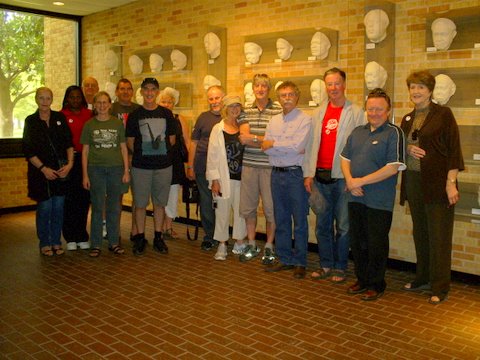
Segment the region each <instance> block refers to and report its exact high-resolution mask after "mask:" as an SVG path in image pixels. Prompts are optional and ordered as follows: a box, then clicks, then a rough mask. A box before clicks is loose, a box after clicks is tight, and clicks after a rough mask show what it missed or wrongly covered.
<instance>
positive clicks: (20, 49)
mask: <svg viewBox="0 0 480 360" xmlns="http://www.w3.org/2000/svg"><path fill="white" fill-rule="evenodd" d="M44 77H45V71H44V19H43V16H39V15H31V14H24V13H19V12H12V11H7V10H0V99H1V100H0V125H1V128H0V137H9V136H12V131H13V122H12V120H13V110H14V108H15V106H16V105H17V103H18V102H19V101H20V100H22V99H24V98H25V97H27V96H28V95H30V94H31V93H32V92H33V91H35V90H34V89H35V88H36V87H37V86H38V85H39V84H41V83H43V82H44Z"/></svg>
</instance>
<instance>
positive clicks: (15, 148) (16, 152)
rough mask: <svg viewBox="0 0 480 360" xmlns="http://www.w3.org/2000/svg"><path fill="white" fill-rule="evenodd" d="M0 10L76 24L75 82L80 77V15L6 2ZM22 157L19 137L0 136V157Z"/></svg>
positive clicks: (1, 5) (0, 6)
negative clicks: (69, 21)
mask: <svg viewBox="0 0 480 360" xmlns="http://www.w3.org/2000/svg"><path fill="white" fill-rule="evenodd" d="M0 10H7V11H18V12H23V13H29V14H34V15H42V16H48V17H54V18H57V19H63V20H71V21H74V22H76V24H77V29H78V31H77V39H76V40H77V59H76V62H77V79H76V81H77V83H79V79H81V78H82V63H81V61H82V18H83V17H82V16H76V15H68V14H61V13H56V12H50V11H43V10H35V9H27V8H24V7H19V6H12V5H6V4H0ZM20 157H24V155H23V152H22V139H21V138H0V159H8V158H20Z"/></svg>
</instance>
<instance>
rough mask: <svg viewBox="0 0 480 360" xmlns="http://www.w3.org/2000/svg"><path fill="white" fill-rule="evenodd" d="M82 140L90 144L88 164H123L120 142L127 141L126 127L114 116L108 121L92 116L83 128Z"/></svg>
mask: <svg viewBox="0 0 480 360" xmlns="http://www.w3.org/2000/svg"><path fill="white" fill-rule="evenodd" d="M80 142H81V143H82V144H83V145H89V150H88V165H95V166H122V165H123V158H122V151H121V148H120V144H121V143H124V142H125V128H124V127H123V124H122V122H121V121H119V120H118V119H116V118H114V117H113V116H112V117H110V119H108V120H106V121H99V120H97V119H96V118H92V119H91V120H89V121H87V123H86V124H85V126H84V127H83V130H82V136H81V137H80Z"/></svg>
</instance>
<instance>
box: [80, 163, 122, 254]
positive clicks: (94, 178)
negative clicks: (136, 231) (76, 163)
mask: <svg viewBox="0 0 480 360" xmlns="http://www.w3.org/2000/svg"><path fill="white" fill-rule="evenodd" d="M88 177H89V178H90V201H91V203H92V221H91V228H90V240H91V242H92V248H101V247H102V239H103V236H102V227H103V224H102V223H103V209H104V207H105V220H106V222H107V234H108V235H107V236H108V244H109V246H110V247H112V246H114V245H117V244H118V242H119V237H120V211H121V206H120V196H121V194H122V177H123V166H89V167H88Z"/></svg>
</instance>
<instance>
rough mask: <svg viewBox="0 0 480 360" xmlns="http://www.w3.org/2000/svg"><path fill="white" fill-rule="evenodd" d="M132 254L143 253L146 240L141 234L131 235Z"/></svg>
mask: <svg viewBox="0 0 480 360" xmlns="http://www.w3.org/2000/svg"><path fill="white" fill-rule="evenodd" d="M132 241H133V248H132V251H133V255H143V253H144V252H145V246H146V245H147V240H145V236H144V235H143V234H137V235H135V236H134V237H133V239H132Z"/></svg>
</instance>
